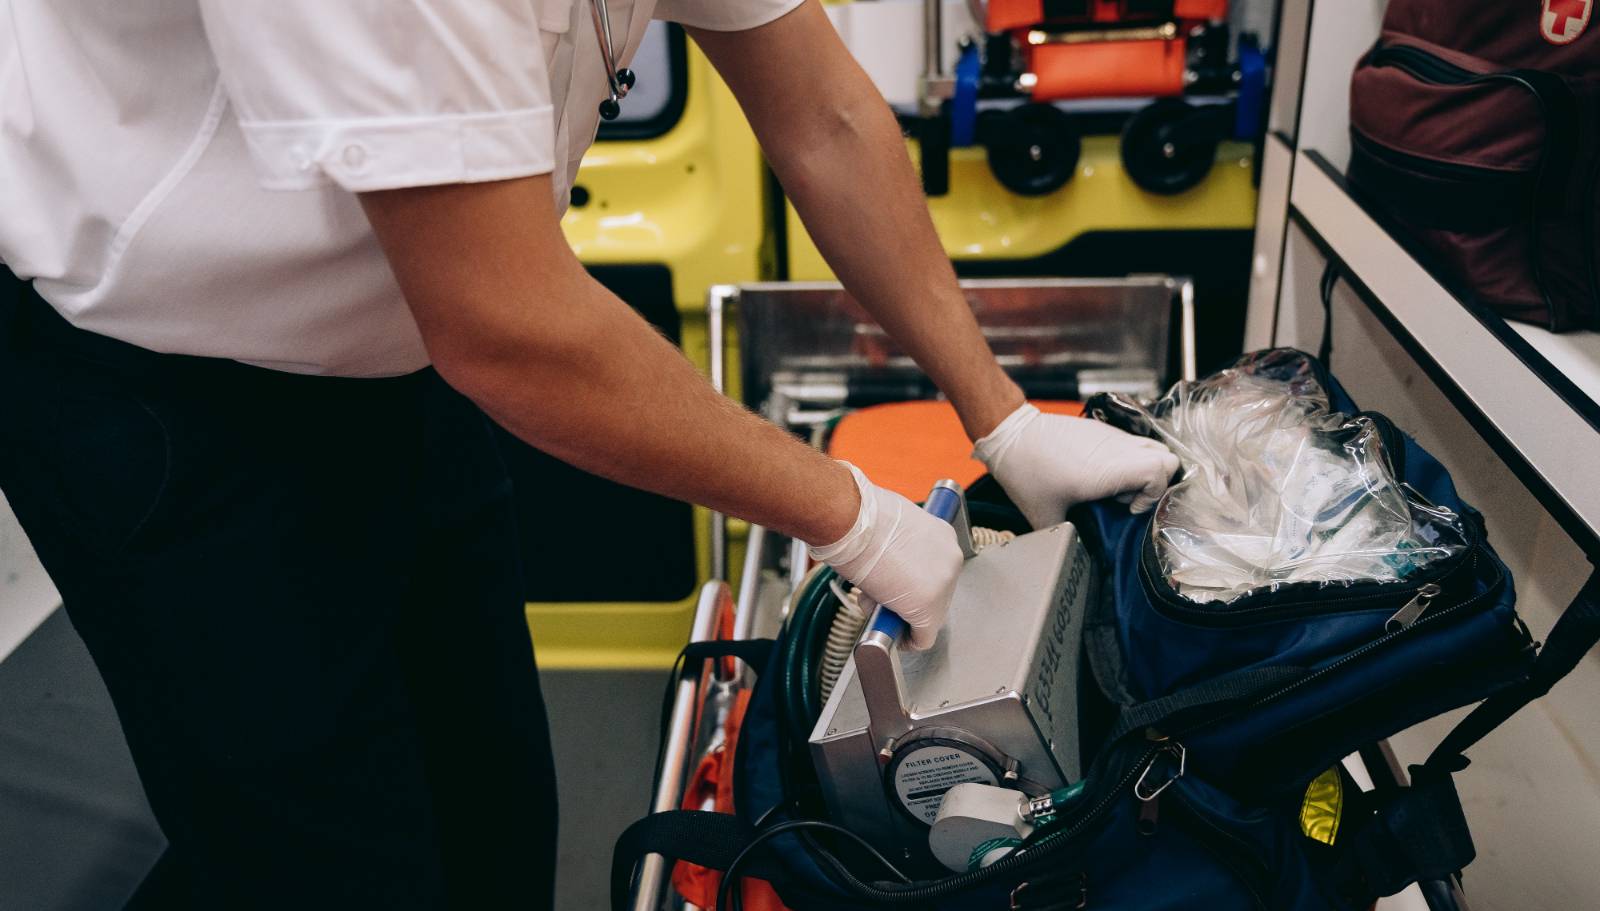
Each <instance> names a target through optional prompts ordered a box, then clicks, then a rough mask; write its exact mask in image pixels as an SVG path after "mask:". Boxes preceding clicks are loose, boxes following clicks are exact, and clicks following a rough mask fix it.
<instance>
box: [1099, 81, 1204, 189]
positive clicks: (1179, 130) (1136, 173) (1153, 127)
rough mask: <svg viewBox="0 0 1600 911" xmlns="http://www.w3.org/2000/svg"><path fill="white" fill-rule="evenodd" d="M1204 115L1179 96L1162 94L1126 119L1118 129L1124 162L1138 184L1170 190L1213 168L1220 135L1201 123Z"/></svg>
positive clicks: (1196, 179) (1187, 184)
mask: <svg viewBox="0 0 1600 911" xmlns="http://www.w3.org/2000/svg"><path fill="white" fill-rule="evenodd" d="M1201 120H1202V115H1201V114H1200V112H1199V111H1197V110H1196V109H1195V108H1194V107H1193V106H1192V105H1190V104H1188V103H1186V102H1184V101H1180V100H1179V99H1177V98H1161V99H1157V100H1156V101H1153V102H1151V103H1150V104H1149V105H1147V106H1145V107H1144V108H1143V109H1142V110H1140V111H1139V112H1138V113H1137V114H1134V115H1133V116H1132V117H1130V118H1128V123H1127V125H1126V126H1124V127H1123V128H1122V167H1123V168H1124V169H1125V170H1126V171H1127V172H1128V176H1129V177H1130V178H1132V179H1133V182H1134V183H1136V184H1138V185H1139V186H1140V187H1141V188H1142V189H1145V190H1148V191H1149V192H1151V193H1161V194H1163V195H1172V194H1174V193H1182V192H1183V191H1184V190H1187V189H1189V188H1190V187H1193V186H1194V185H1195V184H1198V183H1199V182H1200V181H1202V180H1204V179H1205V176H1206V175H1207V174H1209V173H1211V165H1212V163H1213V162H1214V161H1216V158H1217V142H1218V140H1219V137H1218V136H1216V135H1214V134H1212V133H1211V132H1210V131H1209V130H1206V129H1203V128H1202V122H1201Z"/></svg>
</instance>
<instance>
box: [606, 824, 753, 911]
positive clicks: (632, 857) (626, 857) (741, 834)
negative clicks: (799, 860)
mask: <svg viewBox="0 0 1600 911" xmlns="http://www.w3.org/2000/svg"><path fill="white" fill-rule="evenodd" d="M750 836H751V830H750V828H749V827H748V826H746V825H745V824H744V822H742V821H741V820H740V819H739V818H738V817H737V816H733V815H731V814H728V813H710V812H706V811H704V810H669V811H667V812H665V813H652V814H651V815H649V816H646V817H645V818H643V819H641V820H639V821H638V822H636V823H634V824H633V825H631V826H629V827H628V828H627V829H626V830H625V831H624V832H623V833H622V836H621V837H620V838H618V839H617V845H616V847H615V848H613V849H612V852H611V907H612V911H625V909H626V908H627V907H628V892H629V890H630V889H631V888H632V886H633V877H634V870H635V868H636V867H637V866H638V864H639V862H640V861H641V860H643V859H644V857H645V855H647V854H660V855H661V856H663V857H665V858H667V860H668V862H669V863H670V862H671V861H677V860H684V861H688V862H689V863H692V864H699V865H700V866H702V867H709V868H710V869H713V870H726V869H727V868H728V865H729V864H731V863H733V861H734V858H736V857H738V856H739V852H740V851H743V850H744V848H745V846H746V845H748V844H750ZM772 863H773V862H772V861H771V860H770V857H769V855H766V854H765V853H764V852H763V853H762V854H759V855H755V856H752V857H751V858H749V859H747V861H746V863H745V865H744V866H743V867H742V869H743V870H744V871H745V873H746V874H748V875H750V876H755V877H760V878H762V879H770V878H772V877H773V876H774V875H775V874H776V872H777V870H776V869H775V868H773V867H772Z"/></svg>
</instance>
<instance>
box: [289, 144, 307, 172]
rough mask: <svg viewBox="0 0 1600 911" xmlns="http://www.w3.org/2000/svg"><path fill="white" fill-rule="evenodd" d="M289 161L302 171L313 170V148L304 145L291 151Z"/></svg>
mask: <svg viewBox="0 0 1600 911" xmlns="http://www.w3.org/2000/svg"><path fill="white" fill-rule="evenodd" d="M289 160H290V161H291V162H293V163H294V166H295V167H296V168H299V169H300V170H302V171H309V170H311V164H312V162H311V148H310V147H309V146H307V145H305V144H304V143H302V144H300V145H297V146H295V147H294V148H292V149H290V150H289Z"/></svg>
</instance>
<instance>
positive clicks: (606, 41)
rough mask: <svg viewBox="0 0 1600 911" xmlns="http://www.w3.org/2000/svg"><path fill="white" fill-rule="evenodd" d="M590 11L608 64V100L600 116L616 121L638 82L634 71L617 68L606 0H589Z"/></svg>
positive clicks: (601, 107) (602, 107) (605, 101)
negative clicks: (630, 91)
mask: <svg viewBox="0 0 1600 911" xmlns="http://www.w3.org/2000/svg"><path fill="white" fill-rule="evenodd" d="M589 10H590V12H591V14H592V16H591V18H593V19H594V36H595V38H596V39H597V40H598V41H599V42H600V53H601V54H602V55H603V56H604V57H605V62H606V99H605V100H604V101H602V102H600V116H601V117H602V118H604V119H606V120H616V119H617V116H618V115H619V114H621V113H622V99H624V98H626V97H628V90H629V89H631V88H633V84H634V82H635V81H637V79H636V77H635V76H634V75H633V70H630V69H627V68H625V67H619V66H617V49H616V46H615V45H614V44H612V42H611V11H610V10H609V9H607V8H606V0H589Z"/></svg>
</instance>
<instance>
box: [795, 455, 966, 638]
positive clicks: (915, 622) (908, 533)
mask: <svg viewBox="0 0 1600 911" xmlns="http://www.w3.org/2000/svg"><path fill="white" fill-rule="evenodd" d="M846 464H848V463H846ZM849 468H850V473H851V474H852V475H854V476H855V479H856V487H857V489H859V490H860V491H861V511H860V512H858V513H857V514H856V522H855V525H854V526H853V527H851V529H850V530H849V531H848V532H846V533H845V536H844V537H842V538H840V539H839V540H837V541H835V542H833V543H832V544H829V545H826V546H824V547H813V548H810V551H811V557H812V559H814V560H820V561H822V562H824V563H826V564H828V565H829V566H831V567H833V568H834V569H835V570H837V571H838V572H839V575H841V576H843V577H845V578H846V579H849V580H850V581H851V582H854V583H855V584H856V585H857V586H858V587H860V589H861V591H862V592H863V593H865V594H866V595H867V596H869V597H870V598H872V600H874V601H876V602H877V603H879V604H881V605H883V606H884V607H887V608H889V609H890V610H892V611H894V612H895V613H897V614H899V615H900V617H901V619H903V620H905V621H906V623H908V624H910V626H911V647H912V648H915V649H925V648H927V647H929V646H931V645H933V641H934V640H935V639H936V638H938V636H939V628H940V627H942V626H943V625H944V619H945V615H946V614H948V613H949V612H950V598H951V596H952V595H954V594H955V590H956V577H957V576H958V575H960V574H961V545H960V544H958V543H956V532H955V529H954V528H953V527H951V525H950V523H948V522H945V521H943V520H941V519H936V518H934V517H933V516H931V515H929V514H927V513H925V512H923V511H922V510H921V509H918V508H917V504H915V503H913V502H911V501H910V500H908V499H906V498H905V497H902V496H901V495H899V494H897V493H895V492H894V491H892V490H885V489H883V488H882V487H879V486H877V485H876V484H873V483H872V482H871V481H868V480H867V477H866V475H864V474H862V473H861V470H860V469H858V468H856V467H855V466H854V465H850V466H849Z"/></svg>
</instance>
